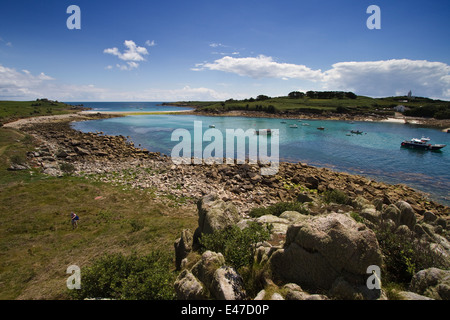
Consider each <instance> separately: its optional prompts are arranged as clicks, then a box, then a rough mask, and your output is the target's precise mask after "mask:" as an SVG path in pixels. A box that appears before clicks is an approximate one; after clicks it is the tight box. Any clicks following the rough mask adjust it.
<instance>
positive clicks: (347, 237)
mask: <svg viewBox="0 0 450 320" xmlns="http://www.w3.org/2000/svg"><path fill="white" fill-rule="evenodd" d="M269 262H270V264H271V268H272V270H273V272H274V273H275V274H276V276H277V277H278V278H280V279H281V280H282V281H286V282H293V283H296V284H298V285H300V286H302V287H305V288H308V289H310V290H314V291H315V290H329V289H331V288H332V286H333V284H334V283H335V281H336V280H337V279H338V278H341V279H343V280H345V281H346V282H348V283H350V284H352V285H364V284H365V281H366V280H367V277H368V274H367V268H368V267H369V266H371V265H378V266H381V262H382V256H381V252H380V248H379V245H378V242H377V239H376V236H375V234H374V232H373V231H372V230H370V229H368V228H367V227H366V226H365V225H363V224H361V223H357V222H356V221H354V220H353V219H351V218H350V217H348V216H346V215H343V214H337V213H331V214H329V215H326V216H316V217H311V218H310V219H307V220H304V221H302V222H300V223H298V224H294V225H291V226H290V227H289V229H288V232H287V235H286V243H285V245H284V247H283V249H279V250H277V251H276V252H274V253H273V254H272V256H271V258H270V261H269Z"/></svg>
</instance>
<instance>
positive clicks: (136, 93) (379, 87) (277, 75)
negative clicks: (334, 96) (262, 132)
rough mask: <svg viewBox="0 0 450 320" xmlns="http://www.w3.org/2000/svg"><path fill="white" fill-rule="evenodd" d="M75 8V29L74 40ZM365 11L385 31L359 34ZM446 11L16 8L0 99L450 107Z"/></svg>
mask: <svg viewBox="0 0 450 320" xmlns="http://www.w3.org/2000/svg"><path fill="white" fill-rule="evenodd" d="M70 5H78V6H79V7H80V9H81V29H80V30H69V29H68V28H67V26H66V20H67V19H68V18H69V17H70V14H67V13H66V10H67V8H68V7H69V6H70ZM370 5H377V6H378V7H379V8H380V10H381V29H379V30H369V29H368V28H367V26H366V21H367V19H368V18H369V17H370V16H371V14H368V13H366V10H367V8H368V7H369V6H370ZM449 14H450V2H449V1H448V0H446V1H403V0H395V1H394V0H390V1H380V0H371V1H364V0H344V1H336V0H326V1H325V0H323V1H321V0H315V1H302V0H281V1H280V0H278V1H268V0H255V1H253V0H238V1H234V0H233V1H229V0H221V1H219V0H207V1H190V0H184V1H171V0H168V1H142V0H128V1H124V2H122V1H121V2H115V1H103V0H95V1H92V0H91V1H84V0H72V1H64V0H51V1H47V0H46V1H36V0H28V1H24V0H16V1H3V2H2V3H1V4H0V99H2V100H6V99H10V100H27V99H36V98H42V97H47V98H50V99H57V100H60V101H133V100H134V101H175V100H223V99H229V98H235V99H240V98H248V97H252V96H253V97H255V96H257V95H259V94H266V95H269V96H281V95H287V94H288V93H289V92H291V91H293V90H301V91H306V90H345V91H353V92H355V93H357V94H362V95H368V96H373V97H378V96H391V95H397V94H406V93H407V92H408V91H409V90H412V91H413V94H415V95H418V96H428V97H433V98H440V99H445V100H450V66H449V65H450V41H448V40H449V39H450V20H449V19H448V16H449Z"/></svg>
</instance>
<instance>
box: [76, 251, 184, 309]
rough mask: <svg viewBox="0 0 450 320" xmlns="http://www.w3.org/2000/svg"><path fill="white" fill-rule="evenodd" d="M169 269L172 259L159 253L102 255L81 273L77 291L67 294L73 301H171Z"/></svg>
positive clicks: (171, 289)
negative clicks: (107, 299) (102, 299)
mask: <svg viewBox="0 0 450 320" xmlns="http://www.w3.org/2000/svg"><path fill="white" fill-rule="evenodd" d="M171 267H172V258H171V257H170V256H169V255H168V254H164V253H161V252H152V253H151V254H149V255H146V256H138V255H137V254H135V253H134V254H132V255H129V256H125V255H123V254H106V255H105V256H103V257H102V258H100V259H98V260H97V261H95V262H94V263H93V264H92V265H91V266H90V267H87V268H85V269H82V270H81V289H80V290H72V291H71V295H72V296H73V298H75V299H86V298H110V299H118V300H172V299H175V291H174V289H173V282H174V281H175V274H174V273H173V272H172V271H171Z"/></svg>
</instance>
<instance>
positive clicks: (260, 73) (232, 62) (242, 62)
mask: <svg viewBox="0 0 450 320" xmlns="http://www.w3.org/2000/svg"><path fill="white" fill-rule="evenodd" d="M197 69H198V70H202V69H209V70H217V71H224V72H230V73H236V74H238V75H240V76H247V77H251V78H255V79H262V78H295V79H305V80H311V81H317V80H321V79H322V78H323V74H322V72H321V70H312V69H310V68H308V67H306V66H304V65H295V64H288V63H279V62H276V61H274V60H273V59H272V57H267V56H264V55H259V56H257V57H249V58H233V57H230V56H226V57H223V58H221V59H218V60H216V61H214V62H213V63H204V64H202V65H201V68H197ZM198 70H195V71H198Z"/></svg>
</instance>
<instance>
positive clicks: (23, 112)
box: [0, 99, 74, 123]
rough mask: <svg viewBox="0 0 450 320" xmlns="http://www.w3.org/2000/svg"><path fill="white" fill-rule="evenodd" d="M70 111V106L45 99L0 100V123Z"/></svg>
mask: <svg viewBox="0 0 450 320" xmlns="http://www.w3.org/2000/svg"><path fill="white" fill-rule="evenodd" d="M72 112H74V110H73V109H72V106H69V105H67V104H65V103H62V102H56V101H51V100H47V99H42V100H39V101H0V123H6V122H9V121H13V120H15V119H20V118H28V117H36V116H49V115H58V114H67V113H72Z"/></svg>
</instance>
